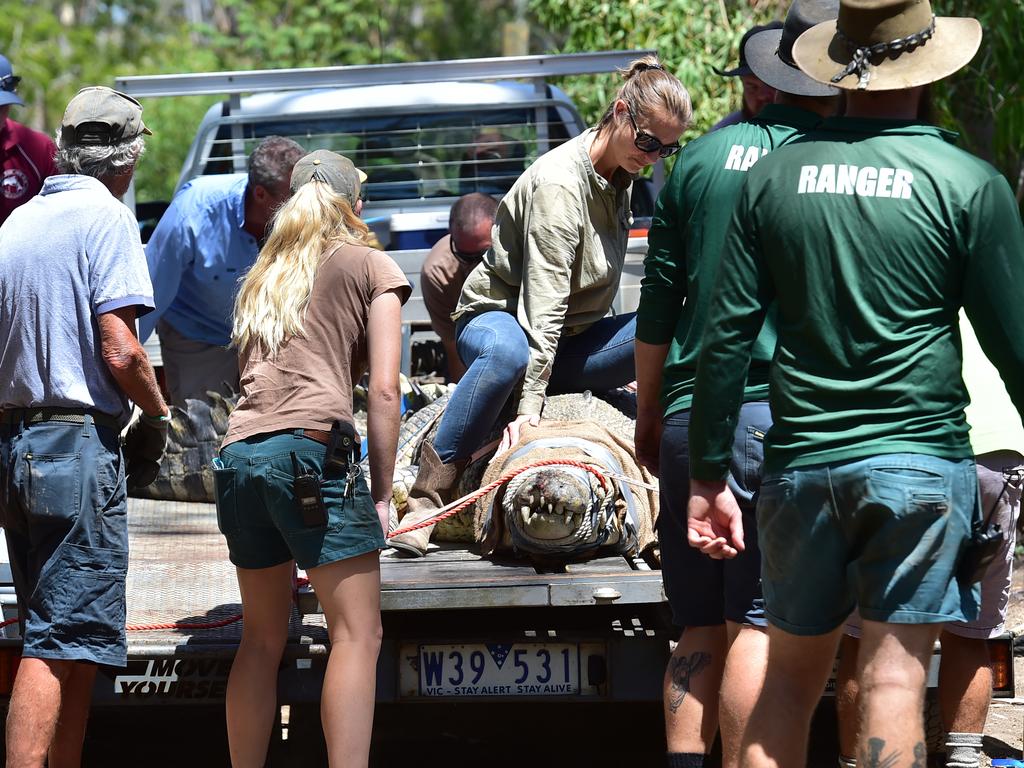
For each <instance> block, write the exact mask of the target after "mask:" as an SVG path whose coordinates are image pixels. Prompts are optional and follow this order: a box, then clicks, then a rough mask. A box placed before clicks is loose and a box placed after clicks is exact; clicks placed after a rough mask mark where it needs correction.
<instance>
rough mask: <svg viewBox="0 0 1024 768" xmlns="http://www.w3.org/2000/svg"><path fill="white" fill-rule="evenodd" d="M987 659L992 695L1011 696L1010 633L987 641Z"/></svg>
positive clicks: (1012, 694)
mask: <svg viewBox="0 0 1024 768" xmlns="http://www.w3.org/2000/svg"><path fill="white" fill-rule="evenodd" d="M988 653H989V659H990V660H991V662H992V696H993V697H996V698H1013V696H1014V693H1015V691H1014V689H1015V687H1016V686H1015V685H1014V679H1013V638H1012V636H1010V635H1004V636H1003V637H997V638H994V639H992V640H989V641H988Z"/></svg>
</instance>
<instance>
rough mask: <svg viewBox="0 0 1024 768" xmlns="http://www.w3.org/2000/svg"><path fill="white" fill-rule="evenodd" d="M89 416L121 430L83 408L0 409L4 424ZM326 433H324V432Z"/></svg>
mask: <svg viewBox="0 0 1024 768" xmlns="http://www.w3.org/2000/svg"><path fill="white" fill-rule="evenodd" d="M86 416H91V417H92V420H93V423H94V424H95V425H96V426H98V427H107V428H108V429H113V430H114V431H116V432H120V431H121V423H120V422H119V421H118V420H117V419H115V418H114V417H113V416H110V415H108V414H106V413H98V412H96V411H90V410H87V409H85V408H4V409H0V421H3V422H4V423H6V424H40V423H42V422H44V421H56V422H63V423H65V424H85V417H86ZM324 434H326V433H324Z"/></svg>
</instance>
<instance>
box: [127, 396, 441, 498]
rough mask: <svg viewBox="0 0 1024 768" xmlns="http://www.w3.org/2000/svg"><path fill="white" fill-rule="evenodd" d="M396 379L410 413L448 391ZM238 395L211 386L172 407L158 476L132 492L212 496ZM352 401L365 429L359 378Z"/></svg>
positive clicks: (361, 429) (358, 428)
mask: <svg viewBox="0 0 1024 768" xmlns="http://www.w3.org/2000/svg"><path fill="white" fill-rule="evenodd" d="M400 383H401V389H402V398H403V402H404V403H405V406H406V408H407V411H408V413H409V414H410V415H411V414H413V413H415V412H418V410H422V409H423V408H425V407H426V406H428V405H429V404H430V403H431V402H432V401H433V400H434V399H436V398H437V397H438V396H439V395H441V394H443V393H446V392H447V391H448V388H447V387H446V386H445V385H439V384H436V383H428V384H422V385H421V384H418V383H416V382H414V381H412V380H410V379H407V378H406V377H405V376H401V377H400ZM238 397H239V394H238V393H237V392H226V393H222V392H216V391H209V392H207V393H206V397H205V398H203V399H198V398H197V399H192V398H189V399H187V400H186V401H185V407H184V408H181V407H178V406H174V407H172V408H171V422H170V425H169V428H168V431H167V446H166V447H165V449H164V455H163V458H162V459H161V460H160V471H159V473H158V474H157V477H156V480H154V481H153V482H152V483H151V484H150V485H148V486H146V487H145V488H137V489H134V490H133V491H132V495H133V496H138V497H139V498H143V499H165V500H168V501H199V502H204V501H205V502H212V501H214V499H215V492H214V487H213V464H212V462H213V459H214V458H215V457H216V456H217V454H218V452H219V451H220V445H221V443H222V442H223V440H224V435H225V434H227V431H228V417H229V416H230V415H231V411H233V410H234V408H235V404H236V403H237V402H238ZM352 405H353V421H354V422H355V427H356V432H358V433H359V434H360V435H365V434H366V407H367V406H366V387H365V385H362V384H360V385H358V386H356V387H354V388H353V391H352ZM367 477H369V472H368V471H367ZM409 484H410V485H411V484H412V483H411V482H410V483H409Z"/></svg>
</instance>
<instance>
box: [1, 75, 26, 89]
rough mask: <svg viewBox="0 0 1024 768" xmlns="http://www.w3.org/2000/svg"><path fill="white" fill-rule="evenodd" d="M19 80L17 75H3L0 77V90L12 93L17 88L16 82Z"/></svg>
mask: <svg viewBox="0 0 1024 768" xmlns="http://www.w3.org/2000/svg"><path fill="white" fill-rule="evenodd" d="M20 82H21V78H20V77H19V76H18V75H4V76H3V77H0V91H8V92H9V93H14V92H15V91H17V90H18V83H20Z"/></svg>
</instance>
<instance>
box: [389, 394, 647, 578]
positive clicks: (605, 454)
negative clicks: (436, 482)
mask: <svg viewBox="0 0 1024 768" xmlns="http://www.w3.org/2000/svg"><path fill="white" fill-rule="evenodd" d="M602 398H604V399H602ZM609 401H610V402H609ZM612 403H614V405H613V404H612ZM446 404H447V398H446V397H443V398H440V399H438V400H436V401H434V402H433V403H431V404H430V405H428V406H427V407H426V408H424V409H422V410H421V411H419V412H418V413H416V414H413V415H412V416H411V417H410V418H409V419H408V420H407V421H406V422H405V424H404V425H403V426H402V429H401V432H400V435H399V453H398V457H397V461H396V471H395V483H394V493H393V502H394V503H393V507H394V509H393V511H394V513H395V514H393V516H392V522H393V524H394V521H395V519H396V518H400V517H401V515H402V514H403V513H404V511H405V507H406V503H407V500H408V494H409V490H410V488H411V487H412V483H413V481H414V480H415V464H416V461H417V460H418V455H419V448H420V447H421V446H422V445H423V444H424V443H425V442H427V441H429V440H432V439H433V437H434V435H435V434H436V432H437V428H438V426H439V423H440V417H441V415H442V414H443V411H444V407H445V405H446ZM635 412H636V398H635V396H634V395H632V394H631V393H626V392H624V391H622V390H616V391H613V392H610V393H602V396H601V397H597V396H594V395H592V394H591V393H590V392H585V393H582V394H570V395H556V396H554V397H550V398H548V399H547V402H546V403H545V406H544V414H543V419H542V421H541V426H540V427H539V428H536V429H534V428H529V427H527V428H524V430H523V437H522V439H521V440H520V442H519V443H518V444H517V445H516V446H513V448H512V449H511V450H510V451H508V452H506V453H505V454H502V455H501V456H498V457H497V458H496V459H495V458H494V446H492V447H491V448H490V450H489V451H487V452H485V453H484V454H483V455H481V456H478V457H476V458H475V459H474V460H472V461H471V462H470V463H469V464H468V465H467V466H466V468H465V469H464V470H463V471H462V473H461V474H460V476H459V478H458V480H457V482H456V487H455V495H456V496H457V497H461V496H464V495H466V494H469V493H472V492H474V491H476V490H477V489H479V488H481V487H482V486H483V485H486V484H487V483H490V482H491V481H492V480H496V479H498V477H499V476H500V475H501V474H502V473H504V472H505V471H508V470H510V469H515V468H517V467H523V466H526V465H529V464H531V463H533V462H535V461H537V460H538V459H546V458H557V459H565V460H571V461H576V462H581V463H583V464H587V465H590V466H592V467H594V468H596V469H597V470H599V471H600V472H601V473H602V474H603V475H604V476H605V478H606V480H605V481H602V480H601V479H599V477H598V476H597V475H595V474H592V473H590V472H588V471H587V470H585V469H582V468H579V467H572V466H568V465H566V466H553V467H552V466H544V467H532V468H527V469H525V470H524V471H523V472H522V474H519V475H518V476H517V477H515V478H514V479H513V480H511V481H510V482H509V483H507V484H505V485H502V486H501V487H499V488H497V489H495V490H494V491H492V492H490V493H489V494H487V496H485V497H483V498H482V499H480V500H478V501H476V502H474V503H473V504H472V505H470V506H469V507H467V508H466V509H465V510H463V511H462V512H459V513H457V514H456V515H454V516H452V517H449V518H447V519H445V520H442V521H441V522H440V523H438V525H437V527H436V529H435V531H434V534H433V535H434V537H435V538H436V539H437V540H438V541H457V542H473V543H475V545H476V546H477V548H478V549H479V550H480V552H481V553H483V554H492V553H504V552H512V553H518V554H523V555H526V556H529V557H532V558H556V559H574V558H584V557H592V556H594V555H596V554H599V553H600V552H601V551H607V550H609V549H610V550H612V551H615V552H621V553H623V554H629V555H636V554H640V553H641V552H644V551H646V550H648V549H651V548H652V547H653V546H654V545H655V543H656V542H655V538H654V533H653V529H654V522H655V520H656V517H657V511H658V504H657V490H656V489H657V486H656V483H657V481H656V480H655V479H654V478H653V477H652V476H651V475H650V474H649V473H648V472H647V471H646V470H644V469H642V468H641V467H640V466H639V463H638V462H637V461H636V458H635V452H634V451H633V445H632V436H633V426H634V423H635V416H634V415H635ZM498 434H499V433H498V432H495V433H494V434H493V435H492V438H496V437H497V436H498ZM608 472H611V473H612V474H614V475H616V476H617V477H615V478H613V479H611V480H610V481H609V480H608V479H607V478H608V475H607V473H608ZM625 479H631V480H632V481H633V482H631V483H626V482H625ZM637 482H638V483H639V484H638V485H637V484H636V483H637ZM398 525H399V526H400V525H401V524H400V523H399V524H398ZM392 530H395V528H394V526H392Z"/></svg>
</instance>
